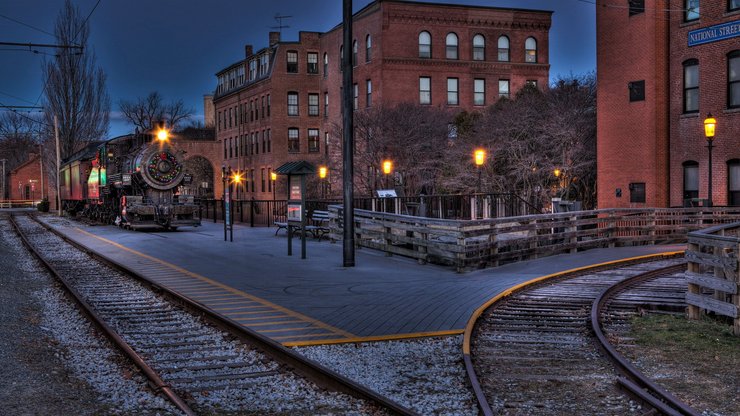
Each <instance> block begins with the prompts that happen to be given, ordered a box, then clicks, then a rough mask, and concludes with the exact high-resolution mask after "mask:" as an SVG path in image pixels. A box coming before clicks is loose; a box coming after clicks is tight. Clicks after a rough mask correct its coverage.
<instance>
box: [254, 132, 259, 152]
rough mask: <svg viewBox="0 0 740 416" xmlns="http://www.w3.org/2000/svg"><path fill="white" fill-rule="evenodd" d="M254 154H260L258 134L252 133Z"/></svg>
mask: <svg viewBox="0 0 740 416" xmlns="http://www.w3.org/2000/svg"><path fill="white" fill-rule="evenodd" d="M254 154H256V155H258V154H260V132H258V131H256V132H254Z"/></svg>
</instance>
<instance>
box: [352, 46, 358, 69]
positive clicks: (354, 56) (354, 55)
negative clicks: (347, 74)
mask: <svg viewBox="0 0 740 416" xmlns="http://www.w3.org/2000/svg"><path fill="white" fill-rule="evenodd" d="M352 66H357V40H355V41H354V42H352Z"/></svg>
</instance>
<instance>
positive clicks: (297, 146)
mask: <svg viewBox="0 0 740 416" xmlns="http://www.w3.org/2000/svg"><path fill="white" fill-rule="evenodd" d="M288 151H289V152H294V153H295V152H300V151H301V143H300V141H299V140H298V129H297V128H295V127H291V128H289V129H288Z"/></svg>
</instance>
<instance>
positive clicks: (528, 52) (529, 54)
mask: <svg viewBox="0 0 740 416" xmlns="http://www.w3.org/2000/svg"><path fill="white" fill-rule="evenodd" d="M524 53H525V55H524V62H530V63H536V62H537V39H535V38H532V37H529V38H527V40H525V41H524Z"/></svg>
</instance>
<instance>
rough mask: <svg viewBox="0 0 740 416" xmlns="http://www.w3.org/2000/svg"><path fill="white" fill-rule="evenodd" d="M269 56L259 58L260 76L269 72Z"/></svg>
mask: <svg viewBox="0 0 740 416" xmlns="http://www.w3.org/2000/svg"><path fill="white" fill-rule="evenodd" d="M268 58H269V56H268V55H267V54H264V55H262V56H260V76H265V75H267V71H268V70H269V65H270V64H269V62H270V61H269V60H268Z"/></svg>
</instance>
